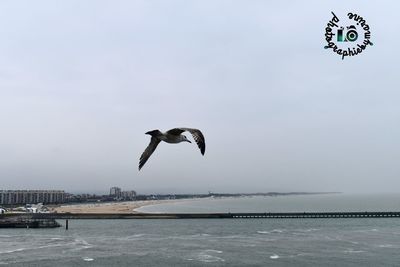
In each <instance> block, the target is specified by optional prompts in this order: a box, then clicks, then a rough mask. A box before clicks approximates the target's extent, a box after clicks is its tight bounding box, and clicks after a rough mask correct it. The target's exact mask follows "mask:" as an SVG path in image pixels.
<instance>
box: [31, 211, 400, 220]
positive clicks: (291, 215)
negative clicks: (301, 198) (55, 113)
mask: <svg viewBox="0 0 400 267" xmlns="http://www.w3.org/2000/svg"><path fill="white" fill-rule="evenodd" d="M33 218H37V219H302V218H303V219H307V218H312V219H317V218H400V212H398V211H394V212H391V211H387V212H385V211H383V212H265V213H125V214H121V213H111V214H110V213H36V214H33Z"/></svg>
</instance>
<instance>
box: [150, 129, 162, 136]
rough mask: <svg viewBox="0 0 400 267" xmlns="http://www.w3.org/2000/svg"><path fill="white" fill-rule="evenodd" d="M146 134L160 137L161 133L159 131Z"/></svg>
mask: <svg viewBox="0 0 400 267" xmlns="http://www.w3.org/2000/svg"><path fill="white" fill-rule="evenodd" d="M146 134H148V135H151V136H160V135H162V133H161V132H160V131H159V130H153V131H148V132H147V133H146Z"/></svg>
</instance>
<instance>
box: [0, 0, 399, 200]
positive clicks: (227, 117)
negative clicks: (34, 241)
mask: <svg viewBox="0 0 400 267" xmlns="http://www.w3.org/2000/svg"><path fill="white" fill-rule="evenodd" d="M399 10H400V4H399V3H398V1H374V2H365V1H350V2H349V1H336V2H334V3H330V4H328V3H325V2H323V1H301V2H300V1H297V2H294V1H35V2H32V1H2V2H0V123H1V131H0V189H12V188H17V189H23V188H31V189H34V188H57V189H65V190H67V191H71V192H77V191H80V192H82V191H87V192H105V191H107V190H108V188H109V187H111V186H114V185H117V186H121V187H123V188H124V189H136V190H137V191H138V192H142V193H150V192H177V193H179V192H207V191H208V190H211V191H217V192H221V191H223V192H231V191H234V192H238V191H242V192H249V191H346V192H382V191H396V192H398V191H399V188H400V164H399V163H398V162H399V158H400V141H399V136H400V124H399V121H400V105H399V101H400V93H399V88H400V82H399V75H398V72H399V68H398V64H399V61H400V52H399V50H398V47H397V45H398V44H399V43H400V38H399V34H398V26H399V21H398V11H399ZM331 11H334V12H335V13H336V14H337V15H342V16H344V15H345V14H346V13H347V12H349V11H353V12H356V13H359V14H361V15H362V16H364V17H365V18H366V19H367V21H368V23H369V25H370V26H371V31H372V41H373V42H374V46H373V47H369V48H368V49H367V50H366V51H365V52H364V53H363V54H361V55H358V56H357V57H354V58H346V59H345V60H344V61H342V60H341V59H340V57H339V56H337V55H335V54H333V53H332V51H328V50H325V49H323V46H324V45H325V40H324V28H325V25H326V23H327V22H328V20H329V19H330V18H331V13H330V12H331ZM177 126H186V127H197V128H200V129H202V131H203V132H204V134H205V136H206V141H207V150H206V154H205V156H204V157H202V156H201V155H200V152H199V151H198V149H197V147H196V146H195V145H194V144H188V143H185V144H180V145H168V144H165V143H162V144H161V145H160V146H159V147H158V149H157V151H156V153H155V154H154V155H153V156H152V157H151V158H150V160H149V161H148V163H147V164H146V166H144V168H143V169H142V171H141V172H138V170H137V165H138V158H139V156H140V154H141V153H142V151H143V150H144V148H145V147H146V146H147V144H148V142H149V137H148V136H146V135H144V132H146V131H148V130H152V129H157V128H159V129H160V130H167V129H170V128H173V127H177Z"/></svg>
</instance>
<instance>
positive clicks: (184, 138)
mask: <svg viewBox="0 0 400 267" xmlns="http://www.w3.org/2000/svg"><path fill="white" fill-rule="evenodd" d="M182 141H183V142H189V143H192V142H190V140H189V139H187V137H186V136H185V135H182Z"/></svg>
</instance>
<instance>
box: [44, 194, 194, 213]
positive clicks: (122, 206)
mask: <svg viewBox="0 0 400 267" xmlns="http://www.w3.org/2000/svg"><path fill="white" fill-rule="evenodd" d="M191 200H196V199H195V198H193V199H165V200H140V201H123V202H107V203H83V204H81V203H79V204H70V205H68V204H67V205H60V206H53V207H49V211H50V212H51V213H76V214H79V213H112V214H116V213H118V214H127V213H138V214H139V213H143V212H140V211H137V209H139V208H142V207H145V206H153V205H159V204H166V203H175V202H181V201H191Z"/></svg>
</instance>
